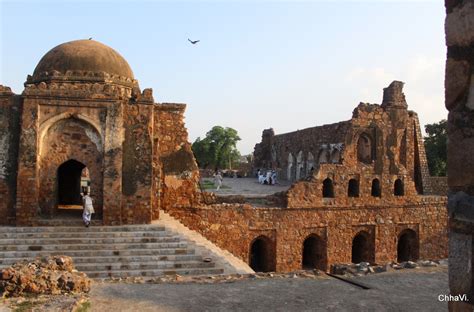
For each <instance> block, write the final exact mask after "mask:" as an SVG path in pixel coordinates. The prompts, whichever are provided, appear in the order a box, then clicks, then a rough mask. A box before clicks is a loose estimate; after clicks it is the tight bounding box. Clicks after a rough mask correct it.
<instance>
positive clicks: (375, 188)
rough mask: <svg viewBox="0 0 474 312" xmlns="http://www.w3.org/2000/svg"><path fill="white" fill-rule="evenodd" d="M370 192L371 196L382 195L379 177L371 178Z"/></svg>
mask: <svg viewBox="0 0 474 312" xmlns="http://www.w3.org/2000/svg"><path fill="white" fill-rule="evenodd" d="M370 193H371V195H372V196H373V197H381V196H382V190H381V189H380V181H379V179H373V180H372V189H371V192H370Z"/></svg>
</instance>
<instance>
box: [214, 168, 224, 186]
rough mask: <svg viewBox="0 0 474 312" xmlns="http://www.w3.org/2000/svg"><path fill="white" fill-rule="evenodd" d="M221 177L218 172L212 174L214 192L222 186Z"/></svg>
mask: <svg viewBox="0 0 474 312" xmlns="http://www.w3.org/2000/svg"><path fill="white" fill-rule="evenodd" d="M222 180H223V178H222V175H221V173H220V171H216V173H215V174H214V185H216V186H217V187H216V191H218V190H219V189H220V188H221V186H222Z"/></svg>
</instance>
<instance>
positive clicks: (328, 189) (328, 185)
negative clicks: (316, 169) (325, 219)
mask: <svg viewBox="0 0 474 312" xmlns="http://www.w3.org/2000/svg"><path fill="white" fill-rule="evenodd" d="M323 197H330V198H333V197H334V187H333V185H332V180H331V179H329V178H327V179H326V180H324V181H323Z"/></svg>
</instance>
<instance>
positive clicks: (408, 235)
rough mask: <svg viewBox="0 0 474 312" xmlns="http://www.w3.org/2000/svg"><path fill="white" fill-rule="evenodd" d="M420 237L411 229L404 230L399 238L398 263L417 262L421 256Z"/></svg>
mask: <svg viewBox="0 0 474 312" xmlns="http://www.w3.org/2000/svg"><path fill="white" fill-rule="evenodd" d="M418 253H419V244H418V236H417V235H416V232H415V231H413V230H410V229H406V230H403V231H402V232H401V233H400V235H399V236H398V244H397V261H398V262H403V261H416V260H418V256H419V254H418Z"/></svg>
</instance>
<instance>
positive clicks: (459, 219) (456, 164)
mask: <svg viewBox="0 0 474 312" xmlns="http://www.w3.org/2000/svg"><path fill="white" fill-rule="evenodd" d="M445 6H446V14H447V15H446V21H445V31H446V45H447V48H448V53H447V60H446V77H445V105H446V108H447V109H448V111H449V115H448V186H449V195H448V198H449V202H448V213H449V288H450V291H451V294H452V295H464V294H466V295H467V297H468V301H469V302H468V303H466V302H450V303H449V304H450V311H473V305H472V303H473V302H474V272H473V269H472V265H473V261H474V239H473V238H474V159H473V156H472V155H473V152H474V3H473V2H472V1H469V0H449V1H448V0H446V1H445Z"/></svg>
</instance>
